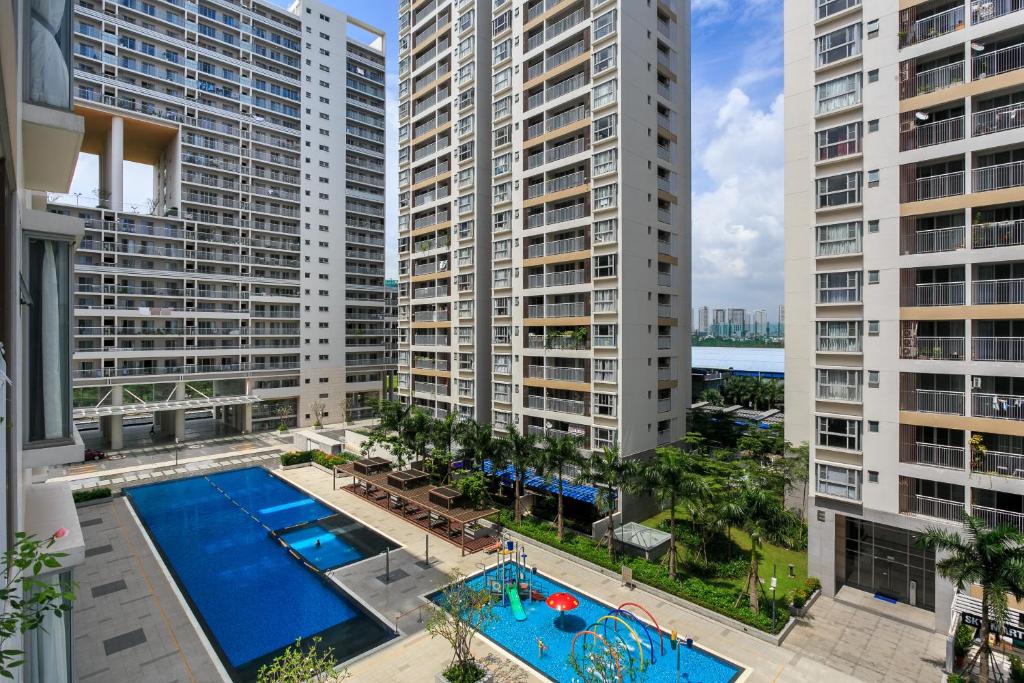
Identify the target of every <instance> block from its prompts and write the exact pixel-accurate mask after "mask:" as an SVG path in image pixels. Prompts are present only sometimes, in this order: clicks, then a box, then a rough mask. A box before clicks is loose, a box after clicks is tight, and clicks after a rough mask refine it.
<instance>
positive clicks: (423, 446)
mask: <svg viewBox="0 0 1024 683" xmlns="http://www.w3.org/2000/svg"><path fill="white" fill-rule="evenodd" d="M431 422H432V420H431V417H430V415H428V414H427V412H426V411H425V410H423V409H422V408H417V407H413V408H412V409H411V410H410V411H409V412H408V414H406V416H405V419H403V420H402V422H401V423H400V424H399V425H398V438H399V440H400V441H401V442H402V444H403V445H404V446H405V448H406V449H407V450H408V452H409V453H411V454H413V455H415V456H417V458H418V459H420V460H425V459H426V457H427V450H428V448H429V446H430V427H431Z"/></svg>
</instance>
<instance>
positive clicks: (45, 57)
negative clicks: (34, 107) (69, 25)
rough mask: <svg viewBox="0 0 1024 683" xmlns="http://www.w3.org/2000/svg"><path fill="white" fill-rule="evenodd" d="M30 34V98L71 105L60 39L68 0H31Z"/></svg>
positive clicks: (57, 105)
mask: <svg viewBox="0 0 1024 683" xmlns="http://www.w3.org/2000/svg"><path fill="white" fill-rule="evenodd" d="M31 7H32V15H31V16H32V18H31V22H30V28H29V31H30V36H29V70H30V71H29V100H30V101H32V102H35V103H37V104H46V105H49V106H51V107H67V106H70V98H71V82H70V75H69V74H68V63H67V59H66V57H65V55H64V52H63V50H62V49H61V44H60V42H59V36H60V30H61V24H62V23H63V21H64V12H65V9H66V7H67V0H32V5H31Z"/></svg>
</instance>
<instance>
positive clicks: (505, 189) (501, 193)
mask: <svg viewBox="0 0 1024 683" xmlns="http://www.w3.org/2000/svg"><path fill="white" fill-rule="evenodd" d="M495 175H498V174H497V173H495ZM511 200H512V182H511V181H509V182H505V183H498V184H497V185H495V186H494V194H493V202H494V203H495V204H501V203H503V202H508V201H511Z"/></svg>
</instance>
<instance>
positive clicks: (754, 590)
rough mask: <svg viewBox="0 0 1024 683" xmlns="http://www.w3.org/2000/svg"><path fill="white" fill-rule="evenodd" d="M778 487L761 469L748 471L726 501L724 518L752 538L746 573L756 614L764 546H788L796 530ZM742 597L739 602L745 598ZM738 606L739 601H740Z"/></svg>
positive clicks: (749, 595) (751, 602) (751, 603)
mask: <svg viewBox="0 0 1024 683" xmlns="http://www.w3.org/2000/svg"><path fill="white" fill-rule="evenodd" d="M776 488H777V487H776V486H773V485H772V482H771V481H770V477H769V476H768V475H767V473H766V472H765V471H764V470H763V469H762V468H756V469H751V470H748V472H747V473H746V475H745V476H744V477H743V479H742V481H741V482H740V485H739V487H738V489H737V490H736V491H734V492H733V493H732V494H731V495H730V496H729V498H728V499H727V500H726V502H725V504H724V505H723V507H722V516H723V517H724V518H725V519H726V520H727V521H729V522H731V523H733V524H735V525H736V526H739V527H740V528H741V529H743V530H744V531H746V532H747V535H748V536H750V568H749V570H748V571H747V585H746V593H747V596H748V599H749V601H750V603H749V604H750V609H751V610H752V611H753V612H754V613H755V614H757V613H758V611H760V606H761V600H760V594H759V592H758V591H759V590H760V588H761V577H760V572H759V571H758V563H759V561H760V548H761V544H762V543H764V542H765V541H768V542H769V543H777V544H781V543H785V542H786V541H787V540H789V534H790V531H791V529H792V528H793V525H792V520H793V515H792V513H790V512H789V511H788V510H786V507H785V505H783V503H782V501H781V500H780V499H779V496H778V494H777V492H776ZM742 597H743V596H742V594H741V595H740V599H742ZM737 604H739V602H738V601H737Z"/></svg>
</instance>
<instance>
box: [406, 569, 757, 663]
mask: <svg viewBox="0 0 1024 683" xmlns="http://www.w3.org/2000/svg"><path fill="white" fill-rule="evenodd" d="M516 564H518V563H516ZM488 571H490V568H485V569H481V570H479V571H476V572H473V573H472V574H467V575H466V576H464V577H463V578H462V581H469V580H470V579H472V578H475V577H477V576H480V575H481V574H484V573H485V572H488ZM536 573H537V574H539V575H541V576H542V577H544V578H545V579H547V580H549V581H552V582H554V583H557V584H559V585H561V586H563V587H565V588H567V589H569V590H571V591H573V592H576V593H579V594H580V595H585V596H586V597H588V598H590V599H591V600H593V601H594V602H596V603H598V604H599V605H603V606H607V607H611V605H610V604H609V603H608V602H607V601H606V600H602V599H601V598H598V597H597V596H595V595H592V594H591V593H589V592H587V591H585V590H580V589H579V588H577V587H576V586H574V585H573V584H571V583H568V582H566V581H562V580H560V579H557V578H555V577H553V576H550V575H548V574H545V573H543V572H541V571H540V570H539V569H537V572H536ZM453 583H454V582H453V581H449V582H447V583H445V584H444V585H443V586H441V587H440V588H437V589H435V590H432V591H430V592H429V593H423V594H421V595H420V598H421V599H422V600H424V601H425V602H426V603H427V604H429V605H435V606H436V604H437V603H435V602H434V601H433V600H431V599H430V597H429V596H431V595H436V594H437V593H440V592H441V591H443V590H444V589H445V588H447V587H448V586H451V585H452V584H453ZM612 609H613V610H615V609H618V608H617V607H612ZM634 617H635V618H636V620H637V621H639V622H641V623H643V624H644V625H645V626H647V627H649V628H652V629H655V630H656V631H657V632H658V633H660V634H662V635H668V634H667V633H665V631H664V630H663V629H662V628H661V627H660V626H657V625H655V624H652V623H650V622H649V621H647V620H646V619H641V618H640V617H637V616H636V615H634ZM477 635H478V636H479V637H481V638H483V639H484V640H485V641H486V642H487V643H488V644H489V645H491V646H492V647H494V648H496V649H497V650H498V651H499V652H500V653H502V654H504V655H506V656H508V657H511V658H512V659H513V660H515V661H517V662H519V663H521V664H522V665H523V666H525V667H526V668H527V669H529V671H530V673H532V674H533V675H535V676H538V677H539V678H540V680H542V681H550V680H553V679H552V678H551V677H550V676H548V675H547V674H545V673H544V672H542V671H540V670H539V669H536V668H535V667H534V666H533V665H531V664H530V663H529V662H527V661H526V660H524V659H522V658H521V657H520V656H519V655H517V654H515V653H514V652H512V651H511V650H509V649H507V648H505V647H504V646H503V645H501V644H500V643H498V642H497V641H495V640H493V639H492V638H490V637H489V636H487V635H486V634H484V633H483V632H481V631H477ZM659 642H660V641H659ZM678 647H682V644H679V645H678ZM694 647H696V648H697V649H698V650H702V651H704V652H707V653H708V654H710V655H712V656H713V657H716V658H718V659H720V660H722V661H723V662H725V663H727V664H729V665H730V666H733V667H735V668H737V669H739V671H738V672H737V675H736V676H735V677H734V678H733V679H732V680H731V681H729V683H743V682H744V681H746V680H747V679H748V678H749V677H750V676H752V675H753V674H754V667H751V666H746V665H744V664H740V663H739V662H738V661H736V660H735V659H733V658H732V657H727V656H725V655H723V654H721V653H719V652H718V651H716V650H713V649H711V648H708V647H704V646H703V645H698V644H696V643H694Z"/></svg>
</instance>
